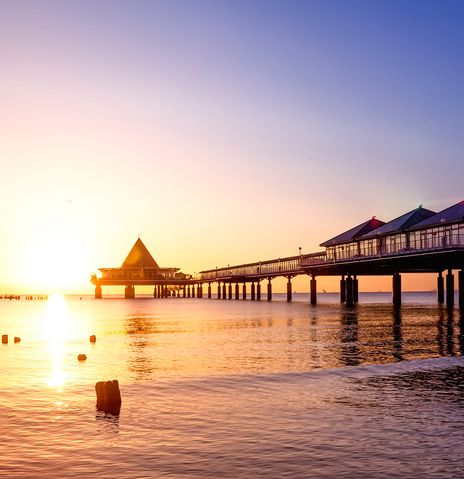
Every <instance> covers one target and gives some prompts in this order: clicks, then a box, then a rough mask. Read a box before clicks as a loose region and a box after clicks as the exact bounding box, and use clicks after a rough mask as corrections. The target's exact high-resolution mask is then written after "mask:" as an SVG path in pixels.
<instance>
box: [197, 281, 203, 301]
mask: <svg viewBox="0 0 464 479" xmlns="http://www.w3.org/2000/svg"><path fill="white" fill-rule="evenodd" d="M198 297H199V298H203V285H202V284H201V283H200V284H199V285H198Z"/></svg>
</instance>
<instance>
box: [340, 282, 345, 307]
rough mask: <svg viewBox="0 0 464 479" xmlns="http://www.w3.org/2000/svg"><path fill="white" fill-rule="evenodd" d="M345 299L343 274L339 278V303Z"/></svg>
mask: <svg viewBox="0 0 464 479" xmlns="http://www.w3.org/2000/svg"><path fill="white" fill-rule="evenodd" d="M345 301H346V281H345V276H342V279H341V280H340V303H344V302H345Z"/></svg>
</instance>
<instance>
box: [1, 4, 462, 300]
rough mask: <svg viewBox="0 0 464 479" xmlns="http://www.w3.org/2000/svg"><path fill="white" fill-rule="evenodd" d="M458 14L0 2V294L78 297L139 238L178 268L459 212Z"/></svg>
mask: <svg viewBox="0 0 464 479" xmlns="http://www.w3.org/2000/svg"><path fill="white" fill-rule="evenodd" d="M463 16H464V2H461V1H435V2H430V1H404V2H400V1H392V0H388V1H375V2H372V1H330V0H324V1H310V0H308V1H283V0H282V1H269V0H263V1H254V0H246V1H238V0H237V1H217V0H214V1H193V0H191V1H174V0H169V1H142V0H138V1H124V2H121V1H114V0H111V1H100V0H98V1H79V2H75V1H64V0H60V1H21V0H19V1H6V0H3V1H1V0H0V62H1V63H0V65H1V67H0V72H1V74H0V159H1V176H2V187H1V189H0V202H1V219H0V224H1V232H0V293H3V292H51V291H61V292H91V291H92V287H91V285H90V283H89V275H90V273H91V272H93V271H96V269H97V268H98V267H102V266H119V265H120V264H121V263H122V261H123V259H124V257H125V256H126V254H127V253H128V251H129V249H130V248H131V246H132V244H133V243H134V242H135V240H136V239H137V235H139V234H140V236H141V238H142V240H143V241H144V243H145V244H146V245H147V247H148V248H149V249H150V251H151V253H152V254H153V256H154V257H155V259H156V260H157V261H158V263H159V264H160V265H161V266H178V267H181V268H182V270H183V271H184V272H187V273H194V272H198V271H200V270H201V269H207V268H214V267H215V266H218V267H219V266H225V265H227V264H234V263H244V262H248V261H259V260H264V259H269V258H275V257H282V256H288V255H293V254H297V253H298V247H299V246H301V247H302V248H303V252H304V253H309V252H312V251H319V250H320V248H319V246H318V245H319V243H321V242H322V241H324V240H326V239H328V238H330V237H332V236H334V235H336V234H337V233H339V232H342V231H344V230H346V229H348V228H350V227H352V226H354V225H356V224H358V223H361V222H362V221H365V220H366V219H368V218H370V217H371V216H373V215H376V216H377V217H378V218H379V219H381V220H384V221H388V220H390V219H392V218H394V217H396V216H399V215H400V214H402V213H404V212H406V211H409V210H411V209H413V208H415V207H417V206H418V205H419V204H423V205H424V206H425V207H427V208H430V209H433V210H439V209H442V208H444V207H446V206H449V205H451V204H453V203H456V202H457V201H460V200H463V199H464V194H463V192H464V190H463V177H464V176H463V174H464V158H463V150H464V131H463V112H464V93H463V91H464V90H463V84H464V58H463V56H464V53H463V52H464V49H463V46H464V29H463V27H462V22H463ZM324 281H325V282H324ZM324 281H323V282H321V283H320V287H323V286H324V287H326V288H327V289H329V290H335V284H336V283H335V280H334V279H332V280H324ZM337 281H338V280H337ZM362 281H363V280H362ZM408 281H409V280H408ZM306 283H307V279H301V280H299V282H298V283H297V285H298V288H300V289H304V288H306V289H307V285H306ZM390 283H391V279H390V278H385V279H382V280H367V279H365V280H364V281H363V282H361V285H360V286H363V287H364V288H365V289H375V290H377V289H380V288H388V287H389V286H390ZM434 285H435V282H434V281H433V280H432V279H431V278H426V277H422V278H420V277H417V278H416V280H415V282H411V281H409V282H406V284H405V289H430V288H433V287H434Z"/></svg>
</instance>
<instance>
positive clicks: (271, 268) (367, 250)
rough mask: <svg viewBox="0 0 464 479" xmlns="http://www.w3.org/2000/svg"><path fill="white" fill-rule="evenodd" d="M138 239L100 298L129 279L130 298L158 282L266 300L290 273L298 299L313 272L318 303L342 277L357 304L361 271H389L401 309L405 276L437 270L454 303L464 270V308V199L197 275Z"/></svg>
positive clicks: (173, 290) (167, 289)
mask: <svg viewBox="0 0 464 479" xmlns="http://www.w3.org/2000/svg"><path fill="white" fill-rule="evenodd" d="M138 242H139V243H136V245H134V248H133V250H132V251H131V253H130V254H129V256H128V258H126V261H125V263H124V264H123V266H122V267H121V268H102V269H101V270H100V271H101V272H102V276H101V277H97V276H96V275H93V276H92V282H93V283H94V284H95V285H96V289H95V297H97V298H98V297H101V286H102V285H114V284H124V285H126V294H125V295H126V297H128V298H130V297H134V296H135V292H134V286H135V285H138V284H140V285H143V284H145V285H146V284H152V285H154V286H155V289H154V296H155V297H167V296H182V297H198V298H202V297H204V296H205V297H207V298H212V297H213V292H212V284H216V285H217V286H216V287H217V291H216V294H215V297H217V298H218V299H236V300H238V299H247V297H248V293H249V294H250V296H249V297H250V299H251V300H260V299H261V282H262V281H266V282H267V284H266V293H267V295H266V298H267V300H271V299H272V280H273V279H274V278H276V277H285V278H287V300H288V301H291V300H292V279H293V278H294V277H295V276H298V275H307V276H309V277H310V280H309V282H310V297H309V300H310V302H311V304H316V303H317V283H316V281H317V277H318V276H339V277H340V301H341V302H343V303H346V304H347V305H349V306H351V305H353V304H355V303H357V302H358V277H359V276H364V275H389V276H391V277H392V291H393V295H392V296H393V297H392V300H393V304H394V305H395V306H399V305H400V304H401V274H402V273H435V274H437V301H438V302H439V303H445V302H446V304H447V306H449V307H452V306H454V291H455V281H454V274H453V271H455V270H459V271H458V292H459V306H460V307H461V308H463V309H464V201H461V202H459V203H457V204H455V205H453V206H450V207H449V208H446V209H444V210H442V211H440V212H438V213H435V212H434V211H431V210H428V209H426V208H423V207H422V206H420V207H419V208H416V209H415V210H412V211H409V212H408V213H405V214H403V215H402V216H399V217H398V218H395V219H393V220H391V221H389V222H387V223H385V222H383V221H380V220H378V219H377V218H375V217H372V218H370V219H369V220H367V221H365V222H363V223H361V224H359V225H357V226H355V227H353V228H351V229H350V230H348V231H345V232H343V233H341V234H339V235H337V236H335V237H333V238H331V239H330V240H327V241H325V242H324V243H321V245H320V246H321V247H324V248H325V249H324V250H323V251H320V252H316V253H312V254H299V255H297V256H288V257H284V258H277V259H272V260H266V261H259V262H254V263H246V264H240V265H233V266H227V267H223V268H214V269H209V270H203V271H201V272H200V273H199V274H198V275H197V276H195V277H192V276H189V275H185V274H183V273H179V270H178V268H159V267H158V265H157V264H156V262H155V261H154V260H153V258H152V257H151V255H150V253H148V250H146V248H145V246H144V245H143V243H141V241H140V239H139V240H138ZM134 249H135V253H134ZM443 273H446V275H445V276H444V274H443ZM445 285H446V290H445ZM204 286H206V291H205V295H204V291H203V287H204ZM445 292H446V294H445Z"/></svg>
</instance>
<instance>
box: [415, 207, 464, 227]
mask: <svg viewBox="0 0 464 479" xmlns="http://www.w3.org/2000/svg"><path fill="white" fill-rule="evenodd" d="M463 220H464V201H460V202H459V203H456V204H455V205H453V206H450V207H449V208H446V209H444V210H442V211H439V212H438V213H436V214H434V215H433V216H431V217H430V218H427V219H426V220H424V221H421V222H420V223H417V224H415V225H414V226H413V227H411V229H416V228H423V227H426V226H434V225H440V224H443V223H453V222H455V221H463Z"/></svg>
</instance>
